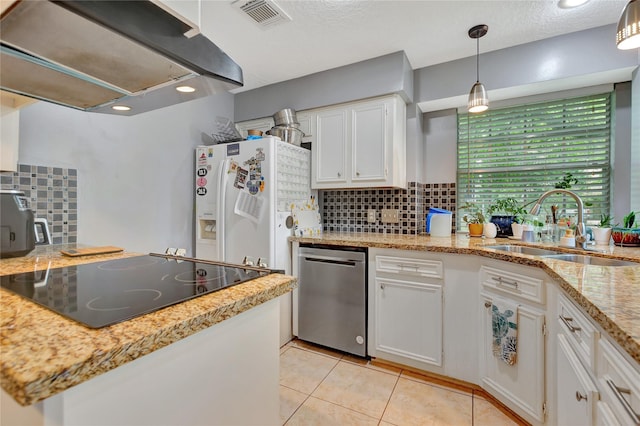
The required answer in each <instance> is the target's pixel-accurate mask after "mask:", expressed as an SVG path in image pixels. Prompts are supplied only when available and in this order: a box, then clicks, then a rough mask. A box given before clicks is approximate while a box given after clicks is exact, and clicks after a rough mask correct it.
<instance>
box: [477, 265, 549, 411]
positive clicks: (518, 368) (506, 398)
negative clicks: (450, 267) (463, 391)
mask: <svg viewBox="0 0 640 426" xmlns="http://www.w3.org/2000/svg"><path fill="white" fill-rule="evenodd" d="M531 272H533V271H531V270H530V269H529V268H524V267H523V268H521V269H516V268H515V265H513V264H509V265H506V266H505V268H502V267H501V266H500V265H497V266H496V265H492V266H482V267H481V269H480V280H481V287H482V293H481V297H480V303H481V304H482V308H483V309H482V311H481V312H482V318H481V321H480V326H481V327H482V330H481V332H480V334H481V336H482V337H481V344H480V347H481V357H482V361H481V365H480V377H481V385H482V387H483V388H484V389H486V390H487V391H488V392H489V393H491V394H492V395H493V396H495V397H496V398H497V399H499V400H500V401H502V402H503V403H504V404H505V405H507V406H508V407H510V408H511V409H512V410H513V411H515V412H516V413H518V414H519V415H521V416H522V417H523V418H524V419H526V420H528V421H530V422H531V423H533V424H542V423H544V421H545V412H544V411H545V346H546V345H545V332H546V324H545V310H544V306H542V305H538V304H536V305H537V306H536V305H534V304H532V303H528V301H529V300H536V301H543V300H544V280H542V279H540V278H539V277H538V276H537V275H538V274H536V275H534V276H531V275H530V273H531ZM533 295H535V296H533ZM504 303H508V304H509V305H511V306H513V307H514V309H515V310H516V311H517V312H513V314H512V315H511V316H508V315H507V317H508V321H510V322H514V323H516V324H517V345H516V361H515V363H513V364H512V365H510V364H508V363H507V362H505V361H503V359H502V358H501V357H500V356H498V355H494V351H493V339H494V338H493V329H494V327H496V326H497V324H496V323H494V321H493V309H494V304H496V305H498V306H500V305H502V306H504ZM503 312H505V313H506V311H503ZM507 314H508V313H507Z"/></svg>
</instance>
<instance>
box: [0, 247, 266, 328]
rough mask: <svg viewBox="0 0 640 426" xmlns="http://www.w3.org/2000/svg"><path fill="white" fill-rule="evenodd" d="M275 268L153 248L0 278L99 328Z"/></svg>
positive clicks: (30, 296) (42, 302) (14, 289)
mask: <svg viewBox="0 0 640 426" xmlns="http://www.w3.org/2000/svg"><path fill="white" fill-rule="evenodd" d="M271 272H272V271H270V270H268V269H261V268H252V267H245V266H243V265H233V264H226V263H219V262H210V261H205V260H199V259H191V258H181V257H174V256H164V255H156V254H150V255H148V256H136V257H127V258H122V259H117V260H108V261H105V262H97V263H88V264H84V265H76V266H67V267H64V268H55V269H49V270H47V271H35V272H27V273H23V274H14V275H5V276H2V277H0V281H1V282H0V284H1V286H2V288H6V289H7V290H10V291H12V292H14V293H17V294H19V295H20V296H23V297H26V298H27V299H30V300H32V301H34V302H36V303H37V304H39V305H42V306H44V307H46V308H49V309H51V310H53V311H55V312H57V313H59V314H61V315H63V316H65V317H67V318H71V319H73V320H76V321H78V322H80V323H82V324H84V325H87V326H88V327H91V328H100V327H105V326H107V325H111V324H115V323H117V322H121V321H125V320H128V319H131V318H134V317H137V316H140V315H143V314H147V313H149V312H153V311H156V310H158V309H161V308H164V307H166V306H170V305H173V304H176V303H179V302H183V301H185V300H189V299H193V298H194V297H198V296H201V295H204V294H207V293H212V292H214V291H218V290H222V289H223V288H226V287H231V286H234V285H237V284H240V283H242V282H245V281H248V280H252V279H254V278H258V277H261V276H265V275H268V274H269V273H271Z"/></svg>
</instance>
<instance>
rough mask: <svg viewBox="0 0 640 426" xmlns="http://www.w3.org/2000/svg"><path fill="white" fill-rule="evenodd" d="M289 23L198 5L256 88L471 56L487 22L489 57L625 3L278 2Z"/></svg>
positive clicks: (611, 14)
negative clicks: (475, 36) (358, 68)
mask: <svg viewBox="0 0 640 426" xmlns="http://www.w3.org/2000/svg"><path fill="white" fill-rule="evenodd" d="M276 2H277V4H278V5H279V6H280V7H281V8H282V9H283V10H284V11H285V12H286V13H287V14H288V15H289V16H290V17H291V18H292V21H290V22H285V23H283V24H280V25H277V26H273V27H270V28H262V27H261V26H259V25H258V24H256V23H255V22H254V21H253V20H252V19H251V18H249V17H248V16H247V15H245V14H244V13H243V12H241V11H240V10H239V9H237V8H236V7H234V6H232V5H231V3H232V2H231V1H230V0H202V1H201V3H200V13H201V15H200V22H199V23H200V26H201V29H202V31H203V33H204V34H205V35H207V36H208V37H209V38H211V40H213V42H214V43H216V44H217V45H218V46H219V47H220V48H221V49H223V50H224V51H225V52H227V53H228V54H229V55H230V56H231V57H232V58H233V59H234V60H235V61H236V62H238V63H239V64H240V66H241V67H242V69H243V71H244V77H245V86H244V88H242V89H236V90H234V92H239V91H244V90H249V89H254V88H257V87H261V86H265V85H269V84H272V83H276V82H280V81H285V80H289V79H292V78H296V77H301V76H304V75H308V74H312V73H315V72H318V71H323V70H327V69H331V68H335V67H339V66H342V65H347V64H351V63H354V62H359V61H362V60H365V59H370V58H374V57H377V56H381V55H385V54H388V53H392V52H396V51H400V50H404V51H405V52H406V54H407V57H408V58H409V62H410V63H411V66H412V68H414V69H417V68H422V67H426V66H429V65H433V64H438V63H442V62H447V61H451V60H455V59H459V58H463V57H468V56H473V55H475V52H476V43H475V40H472V39H471V38H469V36H468V35H467V31H468V29H469V28H471V27H472V26H474V25H477V24H487V25H488V26H489V32H488V34H487V35H486V36H484V37H483V38H481V39H480V52H481V53H483V52H488V51H493V50H498V49H503V48H506V47H510V46H515V45H518V44H522V43H527V42H531V41H535V40H540V39H544V38H548V37H553V36H557V35H561V34H566V33H571V32H575V31H580V30H585V29H588V28H593V27H598V26H602V25H607V24H612V23H616V22H617V21H618V18H619V17H620V13H621V12H622V9H623V8H624V6H625V4H626V3H627V0H591V1H590V2H588V3H587V4H586V5H584V6H582V7H580V8H576V9H560V8H558V7H557V6H556V3H557V1H555V0H554V1H547V0H535V1H524V0H511V1H485V0H471V1H457V0H449V1H430V0H415V1H400V0H381V1H374V0H367V1H362V0H360V1H353V0H340V1H338V0H286V1H285V0H276ZM614 38H615V34H613V32H612V34H611V43H612V44H613V43H614Z"/></svg>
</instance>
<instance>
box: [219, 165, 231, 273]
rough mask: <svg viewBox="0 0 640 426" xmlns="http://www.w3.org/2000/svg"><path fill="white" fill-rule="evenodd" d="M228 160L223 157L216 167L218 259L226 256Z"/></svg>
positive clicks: (223, 258) (222, 259) (223, 259)
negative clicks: (218, 166)
mask: <svg viewBox="0 0 640 426" xmlns="http://www.w3.org/2000/svg"><path fill="white" fill-rule="evenodd" d="M229 161H230V160H229V159H228V158H225V159H224V160H223V161H222V162H221V163H220V169H218V191H217V192H218V217H217V218H216V219H217V224H216V234H217V241H216V244H217V246H218V259H219V260H221V261H225V259H226V258H227V256H226V253H225V251H224V241H225V228H226V224H225V219H226V207H227V206H226V201H227V182H228V180H229V174H228V173H227V170H228V168H229Z"/></svg>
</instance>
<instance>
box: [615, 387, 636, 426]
mask: <svg viewBox="0 0 640 426" xmlns="http://www.w3.org/2000/svg"><path fill="white" fill-rule="evenodd" d="M607 384H608V385H609V387H610V388H611V390H612V391H613V394H614V395H615V396H616V398H618V401H620V404H622V406H623V407H624V410H625V411H626V412H627V414H628V415H629V417H631V419H632V420H633V422H634V423H635V424H636V425H640V416H639V415H638V413H636V412H635V411H633V408H631V404H629V401H627V400H626V399H625V398H624V397H623V396H622V394H623V393H627V394H631V390H629V389H626V388H621V387H618V386H616V384H615V383H613V380H611V379H607Z"/></svg>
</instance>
